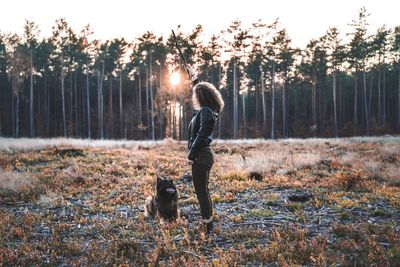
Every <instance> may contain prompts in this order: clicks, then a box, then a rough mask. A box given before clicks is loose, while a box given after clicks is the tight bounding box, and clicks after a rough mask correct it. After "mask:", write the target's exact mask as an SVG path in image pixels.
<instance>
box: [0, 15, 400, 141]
mask: <svg viewBox="0 0 400 267" xmlns="http://www.w3.org/2000/svg"><path fill="white" fill-rule="evenodd" d="M368 16H369V13H368V12H367V10H366V9H365V8H361V9H360V10H359V13H358V14H355V18H354V20H353V21H351V22H349V25H351V29H352V31H351V32H341V31H340V29H338V28H335V27H332V28H329V29H327V32H326V34H325V35H323V36H320V37H317V38H315V39H312V40H310V41H309V43H308V44H307V46H306V47H305V48H301V49H300V48H297V47H295V46H294V45H293V43H292V40H291V38H290V36H289V35H288V32H287V29H286V28H285V27H284V26H283V25H281V23H280V22H279V19H277V20H276V21H273V22H270V23H264V22H263V21H262V20H258V21H256V22H254V23H252V25H251V27H247V28H246V27H244V26H243V25H242V23H241V21H240V20H235V21H233V22H231V23H230V26H229V27H228V28H227V29H222V30H220V31H219V33H218V34H215V35H212V36H211V37H210V38H209V40H204V38H201V36H202V33H203V27H202V26H201V25H198V26H197V27H195V28H194V29H193V30H192V31H190V32H183V31H182V30H181V27H180V26H178V27H176V28H175V29H174V30H175V32H176V33H177V38H178V42H179V44H180V45H181V47H182V50H183V53H184V55H185V57H186V58H187V60H188V63H189V64H190V65H191V66H192V67H193V69H194V70H195V71H196V72H197V73H198V75H199V77H200V79H201V80H203V81H209V82H211V83H213V84H214V85H216V87H217V88H218V89H219V90H220V91H221V93H222V95H223V98H224V100H225V109H224V110H223V111H222V112H221V114H220V119H219V122H218V125H217V127H216V129H215V131H214V135H215V137H218V138H220V139H239V138H244V139H246V138H267V139H276V138H289V137H302V138H305V137H347V136H369V135H385V134H396V133H397V134H398V133H399V130H400V26H397V27H394V28H388V27H387V26H385V25H383V26H382V27H380V28H379V29H377V31H376V32H374V33H372V34H369V33H368V30H367V29H368ZM93 36H94V32H93V30H92V29H91V27H90V26H89V25H88V26H86V27H84V28H83V29H82V30H81V31H79V32H76V31H74V30H73V29H72V27H71V26H70V25H69V24H68V22H67V20H66V19H64V18H60V19H58V20H57V21H56V22H55V25H54V26H53V29H52V35H51V36H47V37H44V38H42V37H40V29H39V26H38V25H37V24H36V23H35V22H32V21H26V23H25V26H24V33H23V34H22V35H21V36H19V35H18V34H15V33H4V32H1V31H0V136H4V137H31V138H33V137H44V138H49V137H73V138H92V139H135V140H160V139H164V138H174V139H178V140H183V139H186V135H187V133H186V131H187V130H186V128H187V124H188V122H189V120H190V118H191V115H192V106H191V84H190V81H189V80H188V79H187V78H186V76H185V72H184V71H183V70H182V68H181V62H180V58H179V55H178V53H177V51H176V47H175V45H174V43H173V39H172V35H171V34H170V35H169V36H168V37H167V38H165V37H163V36H157V35H156V34H154V33H152V32H145V33H143V34H142V35H141V36H139V37H137V38H135V39H134V40H133V41H128V40H127V39H125V38H115V39H112V40H96V39H95V38H93ZM176 73H178V74H179V75H180V78H181V79H180V80H177V79H175V80H173V79H170V78H171V77H172V76H174V75H178V74H176Z"/></svg>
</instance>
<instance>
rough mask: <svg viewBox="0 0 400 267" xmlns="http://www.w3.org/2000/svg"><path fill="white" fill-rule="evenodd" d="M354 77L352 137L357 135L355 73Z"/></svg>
mask: <svg viewBox="0 0 400 267" xmlns="http://www.w3.org/2000/svg"><path fill="white" fill-rule="evenodd" d="M354 75H355V77H354V106H353V136H355V135H356V134H357V71H356V73H355V74H354Z"/></svg>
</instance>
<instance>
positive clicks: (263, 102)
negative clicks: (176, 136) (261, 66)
mask: <svg viewBox="0 0 400 267" xmlns="http://www.w3.org/2000/svg"><path fill="white" fill-rule="evenodd" d="M261 100H262V107H263V129H265V133H267V129H266V128H267V101H266V99H265V84H264V72H263V71H261Z"/></svg>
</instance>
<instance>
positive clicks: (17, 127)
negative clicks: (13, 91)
mask: <svg viewBox="0 0 400 267" xmlns="http://www.w3.org/2000/svg"><path fill="white" fill-rule="evenodd" d="M15 115H16V122H15V137H17V138H18V137H19V95H17V106H16V113H15Z"/></svg>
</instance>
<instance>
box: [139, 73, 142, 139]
mask: <svg viewBox="0 0 400 267" xmlns="http://www.w3.org/2000/svg"><path fill="white" fill-rule="evenodd" d="M138 80H139V81H138V83H139V85H138V87H139V88H138V95H139V96H138V100H139V105H138V106H139V107H138V108H139V122H138V123H139V124H138V125H139V129H141V127H142V124H143V121H142V119H143V118H142V116H143V115H142V79H141V76H140V72H139V73H138ZM140 137H141V138H142V132H141V130H140Z"/></svg>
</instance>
